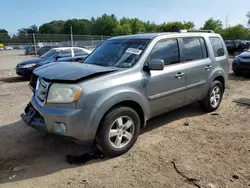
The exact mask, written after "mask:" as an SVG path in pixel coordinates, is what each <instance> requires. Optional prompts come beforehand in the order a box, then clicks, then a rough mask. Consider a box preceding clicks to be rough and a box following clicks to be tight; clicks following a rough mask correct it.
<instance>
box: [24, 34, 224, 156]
mask: <svg viewBox="0 0 250 188" xmlns="http://www.w3.org/2000/svg"><path fill="white" fill-rule="evenodd" d="M228 64H229V61H228V52H227V49H226V46H225V44H224V41H223V40H222V38H221V36H220V35H219V34H216V33H214V32H212V31H203V32H201V31H180V32H176V33H148V34H135V35H128V36H119V37H113V38H111V39H108V40H106V41H105V42H103V43H102V44H101V45H100V46H99V47H97V48H96V49H95V50H94V51H93V52H92V53H91V54H90V55H89V56H88V57H87V58H86V59H85V60H84V63H83V64H79V63H74V62H68V63H63V64H62V63H58V62H55V63H51V64H48V65H44V66H41V67H39V68H37V69H35V70H34V71H33V74H34V76H33V77H32V79H31V80H30V87H31V89H32V90H33V92H34V95H33V97H32V99H31V101H30V103H29V104H28V105H27V107H26V108H25V110H24V113H23V114H21V117H22V119H23V120H24V122H26V124H28V125H29V126H30V127H32V128H34V129H37V130H39V131H44V132H48V133H53V134H57V135H62V136H65V137H69V138H72V139H75V140H78V141H82V142H86V143H88V144H91V145H92V144H95V145H97V147H98V148H99V149H100V150H101V152H102V153H103V154H104V155H106V156H110V157H114V156H119V155H122V154H123V153H125V152H127V151H128V150H130V148H131V147H132V146H133V145H134V144H135V142H136V140H137V138H138V135H139V133H140V129H141V128H144V127H145V126H146V123H147V121H148V120H149V119H151V118H153V117H156V116H159V115H161V114H164V113H166V112H169V111H171V110H173V109H177V108H180V107H182V106H185V105H188V104H191V103H194V102H199V103H200V105H201V106H202V108H203V109H204V110H205V111H207V112H212V111H215V110H216V109H217V108H218V107H219V106H220V104H221V101H222V98H223V93H224V91H225V86H226V84H227V80H228V68H229V66H228Z"/></svg>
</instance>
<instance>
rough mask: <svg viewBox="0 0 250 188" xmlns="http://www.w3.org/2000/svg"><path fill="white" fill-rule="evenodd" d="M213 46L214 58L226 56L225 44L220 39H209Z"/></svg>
mask: <svg viewBox="0 0 250 188" xmlns="http://www.w3.org/2000/svg"><path fill="white" fill-rule="evenodd" d="M209 40H210V42H211V45H212V47H213V51H214V56H215V57H222V56H224V55H225V50H224V47H223V43H222V41H221V39H220V38H219V37H209Z"/></svg>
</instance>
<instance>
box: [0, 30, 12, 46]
mask: <svg viewBox="0 0 250 188" xmlns="http://www.w3.org/2000/svg"><path fill="white" fill-rule="evenodd" d="M9 39H10V36H9V33H8V31H7V30H5V29H0V43H4V42H8V41H9Z"/></svg>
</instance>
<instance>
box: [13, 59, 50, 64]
mask: <svg viewBox="0 0 250 188" xmlns="http://www.w3.org/2000/svg"><path fill="white" fill-rule="evenodd" d="M53 60H54V59H53V58H47V59H43V58H35V59H30V60H26V61H22V62H21V63H19V64H18V65H28V64H33V63H36V64H46V63H50V62H52V61H53Z"/></svg>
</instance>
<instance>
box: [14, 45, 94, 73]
mask: <svg viewBox="0 0 250 188" xmlns="http://www.w3.org/2000/svg"><path fill="white" fill-rule="evenodd" d="M90 53H91V51H90V50H87V49H85V48H79V47H63V48H53V49H51V50H50V51H48V52H47V53H45V54H43V55H42V56H41V57H39V58H35V59H31V60H26V61H23V62H21V63H19V64H17V66H16V74H17V75H19V76H24V77H30V76H31V75H32V73H33V70H34V69H36V68H38V67H40V66H43V65H46V64H49V63H52V62H79V63H82V62H83V61H84V59H85V58H86V57H87V56H88V55H89V54H90Z"/></svg>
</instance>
